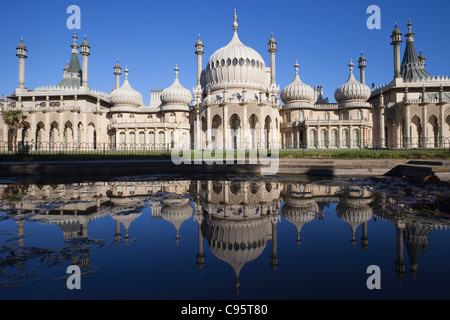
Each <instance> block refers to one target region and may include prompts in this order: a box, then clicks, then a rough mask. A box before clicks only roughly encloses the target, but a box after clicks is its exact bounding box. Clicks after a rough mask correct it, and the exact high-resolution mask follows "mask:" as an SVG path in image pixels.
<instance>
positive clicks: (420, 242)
mask: <svg viewBox="0 0 450 320" xmlns="http://www.w3.org/2000/svg"><path fill="white" fill-rule="evenodd" d="M431 231H433V228H432V227H431V226H429V225H428V224H422V223H417V222H416V223H406V228H405V229H404V237H405V244H406V250H407V251H408V256H409V265H410V267H411V269H410V270H409V271H410V272H411V273H412V275H413V279H412V280H413V283H414V284H415V282H416V275H417V274H418V273H419V271H418V267H419V256H420V250H421V249H424V248H425V247H426V246H428V235H429V234H430V232H431Z"/></svg>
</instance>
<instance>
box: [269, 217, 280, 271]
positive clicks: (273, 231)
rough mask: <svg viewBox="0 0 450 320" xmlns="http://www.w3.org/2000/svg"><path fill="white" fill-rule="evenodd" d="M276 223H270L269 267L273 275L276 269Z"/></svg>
mask: <svg viewBox="0 0 450 320" xmlns="http://www.w3.org/2000/svg"><path fill="white" fill-rule="evenodd" d="M277 224H278V223H277V221H275V220H273V221H272V255H271V256H270V266H271V267H272V270H273V274H274V275H275V272H276V271H277V269H278V258H279V257H278V255H277V238H278V236H277V235H278V234H277Z"/></svg>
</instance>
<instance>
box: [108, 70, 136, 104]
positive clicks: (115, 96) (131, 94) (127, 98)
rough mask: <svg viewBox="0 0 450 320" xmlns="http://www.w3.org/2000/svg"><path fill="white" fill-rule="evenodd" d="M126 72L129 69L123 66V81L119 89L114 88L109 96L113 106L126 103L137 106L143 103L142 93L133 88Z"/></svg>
mask: <svg viewBox="0 0 450 320" xmlns="http://www.w3.org/2000/svg"><path fill="white" fill-rule="evenodd" d="M128 72H130V71H129V70H128V67H127V68H125V82H124V83H123V85H122V86H121V87H120V88H119V89H117V90H114V91H113V92H112V93H111V95H110V97H109V99H110V100H111V103H112V104H113V105H114V106H122V105H126V106H136V107H139V106H142V105H144V100H143V99H142V95H141V94H140V93H139V92H137V91H136V90H134V89H133V88H132V87H131V86H130V83H129V82H128Z"/></svg>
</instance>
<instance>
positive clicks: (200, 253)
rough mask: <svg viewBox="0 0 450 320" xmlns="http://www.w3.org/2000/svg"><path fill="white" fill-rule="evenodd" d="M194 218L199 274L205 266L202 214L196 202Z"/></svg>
mask: <svg viewBox="0 0 450 320" xmlns="http://www.w3.org/2000/svg"><path fill="white" fill-rule="evenodd" d="M194 220H195V221H197V232H198V233H197V244H198V246H197V248H198V253H197V255H196V257H197V262H196V263H197V266H198V269H199V270H200V274H202V270H203V267H204V266H205V254H204V253H203V236H202V222H203V215H202V210H201V207H200V206H199V205H198V204H197V205H196V210H195V215H194Z"/></svg>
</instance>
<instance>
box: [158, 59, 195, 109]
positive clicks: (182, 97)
mask: <svg viewBox="0 0 450 320" xmlns="http://www.w3.org/2000/svg"><path fill="white" fill-rule="evenodd" d="M174 70H175V81H174V82H173V84H172V85H171V86H170V87H168V88H166V89H164V90H163V91H162V92H161V102H162V103H163V104H177V105H189V104H190V103H191V102H192V94H191V92H190V91H189V90H188V89H186V88H184V87H183V86H182V85H181V84H180V81H179V80H178V71H180V69H179V68H178V65H177V66H176V67H175V69H174Z"/></svg>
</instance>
